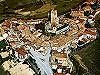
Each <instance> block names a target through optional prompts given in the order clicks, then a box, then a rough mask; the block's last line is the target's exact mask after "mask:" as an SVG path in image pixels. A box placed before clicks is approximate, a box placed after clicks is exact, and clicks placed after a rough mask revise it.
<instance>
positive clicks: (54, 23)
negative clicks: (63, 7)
mask: <svg viewBox="0 0 100 75" xmlns="http://www.w3.org/2000/svg"><path fill="white" fill-rule="evenodd" d="M58 24H59V18H58V17H57V10H52V11H51V27H56V26H57V25H58Z"/></svg>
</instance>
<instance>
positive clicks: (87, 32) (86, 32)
mask: <svg viewBox="0 0 100 75" xmlns="http://www.w3.org/2000/svg"><path fill="white" fill-rule="evenodd" d="M84 34H90V35H96V34H97V33H96V32H92V31H91V30H85V31H84Z"/></svg>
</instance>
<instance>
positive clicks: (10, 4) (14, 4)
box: [0, 0, 82, 18]
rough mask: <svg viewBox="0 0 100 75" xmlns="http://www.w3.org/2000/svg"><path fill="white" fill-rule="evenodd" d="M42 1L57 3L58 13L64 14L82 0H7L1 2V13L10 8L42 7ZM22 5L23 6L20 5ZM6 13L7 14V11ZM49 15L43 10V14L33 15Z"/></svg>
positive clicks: (33, 8) (40, 16)
mask: <svg viewBox="0 0 100 75" xmlns="http://www.w3.org/2000/svg"><path fill="white" fill-rule="evenodd" d="M42 1H44V2H43V3H44V4H45V3H51V4H53V5H57V7H56V8H55V9H57V10H58V14H63V13H65V12H66V11H69V10H70V9H71V8H73V7H74V6H76V5H78V4H79V3H80V2H81V1H82V0H72V1H70V0H41V1H39V2H38V0H6V2H2V3H1V4H0V13H4V14H5V12H8V10H9V9H10V10H12V11H11V12H13V10H14V9H18V8H24V11H27V10H31V11H35V10H38V9H39V8H41V7H42V5H43V3H41V2H42ZM30 3H31V4H30ZM32 3H33V4H32ZM20 5H22V6H21V7H19V6H20ZM23 5H24V6H23ZM5 7H6V8H5ZM9 14H10V13H9ZM5 15H7V13H6V14H5ZM0 16H2V15H0ZM47 16H48V15H47V12H46V13H43V12H41V14H36V15H35V16H33V18H34V17H35V18H42V17H47Z"/></svg>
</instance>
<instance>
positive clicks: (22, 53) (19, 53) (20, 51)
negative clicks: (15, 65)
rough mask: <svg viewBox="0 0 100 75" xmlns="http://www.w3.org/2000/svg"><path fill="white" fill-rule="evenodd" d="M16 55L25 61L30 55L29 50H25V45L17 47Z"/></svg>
mask: <svg viewBox="0 0 100 75" xmlns="http://www.w3.org/2000/svg"><path fill="white" fill-rule="evenodd" d="M15 56H16V57H17V59H19V61H23V60H25V59H26V58H27V57H28V51H27V50H25V49H24V48H23V47H21V48H17V49H16V51H15Z"/></svg>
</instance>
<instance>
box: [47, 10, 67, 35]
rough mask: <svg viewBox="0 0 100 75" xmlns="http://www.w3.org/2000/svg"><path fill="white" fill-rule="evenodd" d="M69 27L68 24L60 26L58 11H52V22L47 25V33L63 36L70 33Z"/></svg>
mask: <svg viewBox="0 0 100 75" xmlns="http://www.w3.org/2000/svg"><path fill="white" fill-rule="evenodd" d="M68 29H69V26H68V24H67V23H64V24H60V23H59V18H58V17H57V10H52V11H51V22H48V23H46V24H45V31H46V32H47V33H50V34H61V33H63V32H66V31H68Z"/></svg>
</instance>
